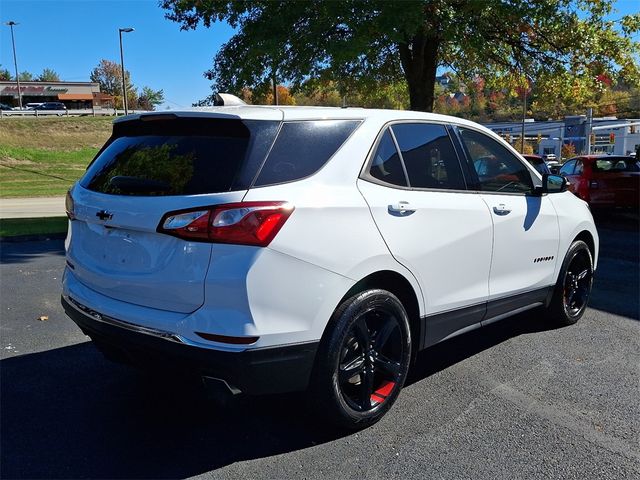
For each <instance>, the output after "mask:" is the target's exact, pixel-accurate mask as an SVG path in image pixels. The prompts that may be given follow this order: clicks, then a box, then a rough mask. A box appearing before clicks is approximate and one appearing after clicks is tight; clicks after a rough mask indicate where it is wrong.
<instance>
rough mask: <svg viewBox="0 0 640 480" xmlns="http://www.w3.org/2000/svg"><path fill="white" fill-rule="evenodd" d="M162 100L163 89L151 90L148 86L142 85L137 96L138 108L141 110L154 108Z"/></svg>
mask: <svg viewBox="0 0 640 480" xmlns="http://www.w3.org/2000/svg"><path fill="white" fill-rule="evenodd" d="M163 102H164V91H163V90H153V89H152V88H150V87H142V93H141V94H140V96H139V97H138V108H141V109H142V110H155V109H156V107H157V106H158V105H160V104H161V103H163Z"/></svg>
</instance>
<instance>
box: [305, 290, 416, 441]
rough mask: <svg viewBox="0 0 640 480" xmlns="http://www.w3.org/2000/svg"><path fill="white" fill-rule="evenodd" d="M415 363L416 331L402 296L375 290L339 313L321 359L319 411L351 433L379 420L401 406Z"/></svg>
mask: <svg viewBox="0 0 640 480" xmlns="http://www.w3.org/2000/svg"><path fill="white" fill-rule="evenodd" d="M410 361H411V332H410V328H409V319H408V317H407V313H406V311H405V309H404V307H403V305H402V303H400V301H399V300H398V298H397V297H396V296H395V295H393V294H392V293H390V292H388V291H386V290H380V289H372V290H366V291H364V292H361V293H358V294H356V295H354V296H352V297H351V298H348V299H347V300H345V301H344V302H343V303H342V304H341V305H340V306H339V307H338V308H337V309H336V311H335V312H334V314H333V316H332V318H331V320H330V322H329V326H328V328H327V331H326V333H325V335H324V336H323V339H322V341H321V343H320V347H319V349H318V353H317V356H316V365H315V368H314V373H313V378H312V383H311V391H312V399H313V401H314V403H315V405H316V410H317V411H318V412H319V413H321V414H322V415H323V416H325V417H327V418H328V419H329V420H331V421H332V422H333V423H335V424H337V425H339V426H341V427H346V428H350V429H358V428H364V427H367V426H369V425H372V424H373V423H375V422H377V421H378V420H379V419H380V418H381V417H382V416H383V415H384V414H385V413H386V412H387V411H388V410H389V408H391V405H392V404H393V403H394V402H395V400H396V398H397V397H398V395H399V393H400V390H401V389H402V386H403V385H404V382H405V380H406V378H407V373H408V371H409V364H410Z"/></svg>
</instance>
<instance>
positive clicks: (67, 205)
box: [64, 190, 76, 220]
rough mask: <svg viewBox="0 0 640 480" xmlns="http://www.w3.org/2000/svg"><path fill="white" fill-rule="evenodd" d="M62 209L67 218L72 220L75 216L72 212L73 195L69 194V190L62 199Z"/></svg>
mask: <svg viewBox="0 0 640 480" xmlns="http://www.w3.org/2000/svg"><path fill="white" fill-rule="evenodd" d="M64 209H65V210H66V212H67V217H69V220H73V219H75V218H76V215H75V212H74V205H73V197H72V196H71V190H68V191H67V196H66V197H65V199H64Z"/></svg>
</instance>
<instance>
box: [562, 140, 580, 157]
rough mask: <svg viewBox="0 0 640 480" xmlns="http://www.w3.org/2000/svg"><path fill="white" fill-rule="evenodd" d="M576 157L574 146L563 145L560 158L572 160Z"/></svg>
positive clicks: (570, 144)
mask: <svg viewBox="0 0 640 480" xmlns="http://www.w3.org/2000/svg"><path fill="white" fill-rule="evenodd" d="M575 156H576V146H575V145H574V144H573V143H565V144H564V145H562V147H561V148H560V158H564V159H565V160H566V159H567V158H573V157H575Z"/></svg>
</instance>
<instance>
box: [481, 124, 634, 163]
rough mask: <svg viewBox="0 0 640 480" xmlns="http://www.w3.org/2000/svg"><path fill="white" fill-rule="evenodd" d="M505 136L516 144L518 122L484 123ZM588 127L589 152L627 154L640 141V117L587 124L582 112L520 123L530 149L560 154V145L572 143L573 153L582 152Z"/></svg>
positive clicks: (518, 129)
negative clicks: (557, 118)
mask: <svg viewBox="0 0 640 480" xmlns="http://www.w3.org/2000/svg"><path fill="white" fill-rule="evenodd" d="M484 126H485V127H487V128H489V129H490V130H493V131H494V132H495V133H497V134H498V135H500V136H501V137H503V138H504V139H505V140H507V141H509V142H510V143H513V144H518V142H520V138H521V132H522V122H502V123H485V124H484ZM589 130H590V131H591V134H590V135H591V149H590V151H591V153H606V154H610V155H629V154H631V153H633V152H635V151H636V149H637V148H638V146H639V145H640V119H621V118H616V117H603V118H594V119H593V120H592V122H591V125H590V126H589V123H588V121H587V117H586V116H585V115H576V116H567V117H565V118H564V120H559V121H543V122H536V121H534V120H533V119H527V120H526V121H525V123H524V136H525V141H526V142H527V143H529V144H530V145H532V146H533V147H534V153H537V154H540V155H547V154H554V155H556V157H557V158H560V155H561V150H562V145H567V144H573V147H574V149H575V152H576V153H584V152H585V150H586V147H587V135H588V133H587V132H588V131H589Z"/></svg>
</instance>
